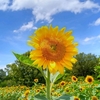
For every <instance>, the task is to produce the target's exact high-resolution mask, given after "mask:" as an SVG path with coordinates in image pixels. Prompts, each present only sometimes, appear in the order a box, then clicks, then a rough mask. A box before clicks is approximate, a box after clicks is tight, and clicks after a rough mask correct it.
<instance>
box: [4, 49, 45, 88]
mask: <svg viewBox="0 0 100 100" xmlns="http://www.w3.org/2000/svg"><path fill="white" fill-rule="evenodd" d="M29 53H30V52H29V51H28V52H26V53H24V54H23V55H25V56H27V57H29ZM6 71H7V73H8V77H9V78H11V79H12V80H13V81H15V83H16V85H18V84H20V85H27V86H32V85H33V82H34V79H35V78H38V80H39V82H40V83H44V82H45V80H44V78H43V76H42V74H41V73H40V71H39V70H38V69H36V68H35V67H33V66H29V65H26V64H23V63H22V62H20V61H18V60H16V61H15V62H14V63H13V64H8V65H7V66H6Z"/></svg>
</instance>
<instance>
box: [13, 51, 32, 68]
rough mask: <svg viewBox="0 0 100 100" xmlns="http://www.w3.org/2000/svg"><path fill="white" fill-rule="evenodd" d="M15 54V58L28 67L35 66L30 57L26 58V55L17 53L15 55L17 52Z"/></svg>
mask: <svg viewBox="0 0 100 100" xmlns="http://www.w3.org/2000/svg"><path fill="white" fill-rule="evenodd" d="M13 54H14V55H15V57H16V58H17V59H18V60H19V61H21V62H22V63H24V64H27V65H30V66H33V65H32V63H33V61H32V60H31V59H30V58H29V57H27V56H25V55H23V54H17V53H15V52H13Z"/></svg>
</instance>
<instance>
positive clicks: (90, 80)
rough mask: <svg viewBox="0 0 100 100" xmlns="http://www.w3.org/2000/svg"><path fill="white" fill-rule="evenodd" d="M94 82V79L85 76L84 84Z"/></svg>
mask: <svg viewBox="0 0 100 100" xmlns="http://www.w3.org/2000/svg"><path fill="white" fill-rule="evenodd" d="M93 81H94V78H93V77H92V76H90V75H87V76H86V78H85V82H87V83H89V84H91V83H92V82H93Z"/></svg>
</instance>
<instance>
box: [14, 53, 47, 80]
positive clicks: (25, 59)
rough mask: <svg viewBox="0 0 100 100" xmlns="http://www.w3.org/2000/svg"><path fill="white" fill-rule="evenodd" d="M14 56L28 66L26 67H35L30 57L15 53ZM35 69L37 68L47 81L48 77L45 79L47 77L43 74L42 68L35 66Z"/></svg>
mask: <svg viewBox="0 0 100 100" xmlns="http://www.w3.org/2000/svg"><path fill="white" fill-rule="evenodd" d="M13 54H14V55H15V57H16V58H17V59H18V60H19V61H20V62H22V63H23V64H26V65H29V66H33V64H32V63H33V61H32V60H31V59H30V58H29V57H27V56H25V55H23V54H17V53H15V52H13ZM33 67H35V68H36V69H38V70H39V71H40V72H41V73H42V75H43V77H44V78H45V79H46V77H45V75H44V73H43V70H42V67H37V66H33Z"/></svg>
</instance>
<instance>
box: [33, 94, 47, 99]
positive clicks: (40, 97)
mask: <svg viewBox="0 0 100 100" xmlns="http://www.w3.org/2000/svg"><path fill="white" fill-rule="evenodd" d="M34 100H47V98H46V97H44V96H42V95H39V94H37V95H36V96H34Z"/></svg>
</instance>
